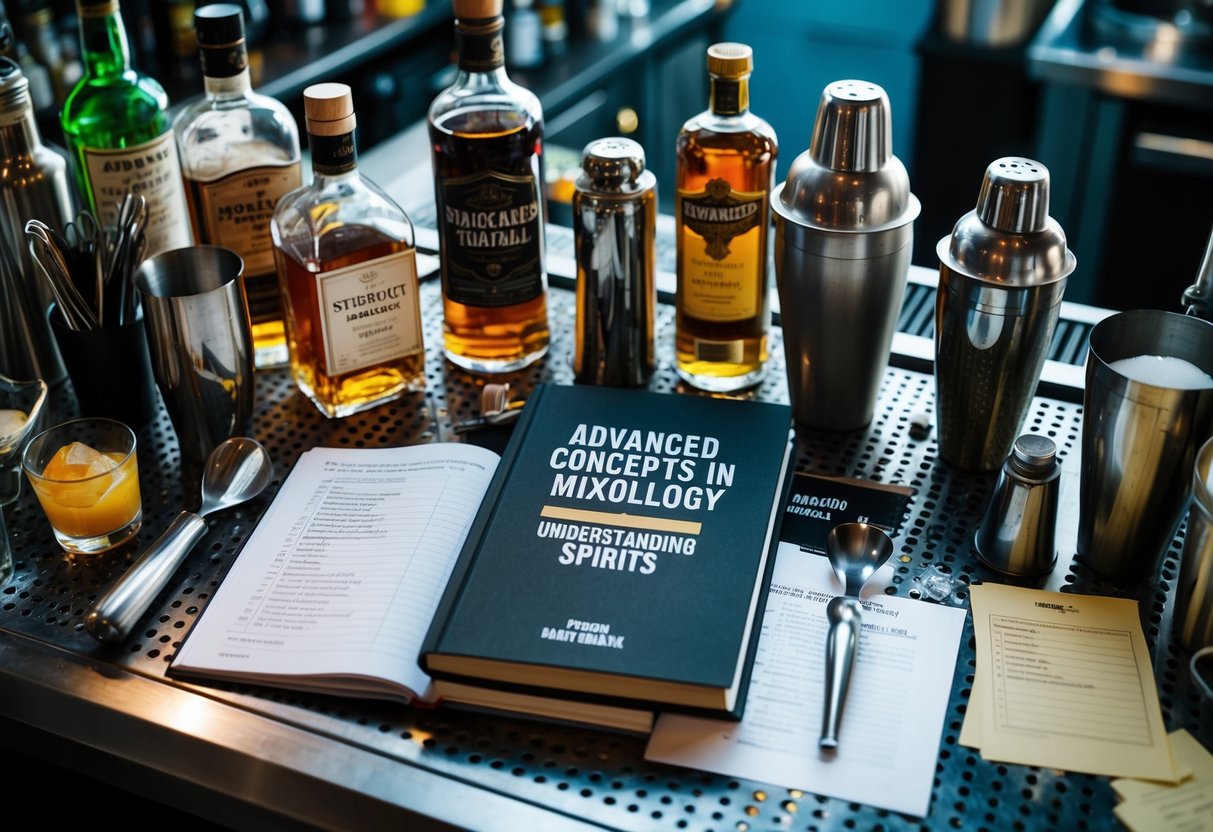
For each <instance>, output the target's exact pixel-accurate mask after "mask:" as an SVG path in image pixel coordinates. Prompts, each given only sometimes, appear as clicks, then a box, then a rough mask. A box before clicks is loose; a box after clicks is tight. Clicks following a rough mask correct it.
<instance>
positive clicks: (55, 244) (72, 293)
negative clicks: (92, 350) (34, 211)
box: [25, 193, 147, 330]
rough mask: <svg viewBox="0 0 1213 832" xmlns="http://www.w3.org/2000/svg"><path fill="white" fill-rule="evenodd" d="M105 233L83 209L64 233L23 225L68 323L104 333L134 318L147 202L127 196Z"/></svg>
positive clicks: (34, 224)
mask: <svg viewBox="0 0 1213 832" xmlns="http://www.w3.org/2000/svg"><path fill="white" fill-rule="evenodd" d="M117 208H118V221H117V225H116V227H115V229H114V231H113V232H112V233H107V232H106V231H105V229H104V228H102V226H101V224H100V223H99V222H98V220H97V218H96V217H94V216H93V215H92V214H90V213H89V212H87V211H81V212H80V213H79V214H77V215H76V217H75V219H73V220H72V221H71V222H69V223H68V224H67V226H66V227H65V228H64V229H63V232H62V233H60V232H59V231H56V230H55V229H54V228H52V227H51V226H49V225H47V224H46V223H45V222H43V221H42V220H36V219H34V220H30V221H29V222H27V223H26V224H25V234H26V237H27V238H28V240H29V250H30V254H31V255H33V258H34V263H35V264H37V266H38V269H39V271H41V272H42V276H43V277H44V278H45V279H46V281H47V284H48V285H49V286H50V290H51V294H52V295H53V296H54V298H55V302H56V304H57V305H58V307H59V311H60V314H61V315H62V316H63V320H64V323H66V324H67V326H68V327H69V328H71V329H75V330H92V329H101V328H103V327H105V326H113V325H121V324H123V323H126V322H128V321H131V320H134V317H135V314H136V312H137V303H138V294H137V293H136V292H135V291H134V289H133V288H132V287H131V285H130V284H131V277H132V275H133V273H134V271H135V269H136V268H137V267H138V265H139V263H140V261H142V260H143V257H144V255H145V254H146V253H147V237H146V235H145V231H146V228H147V201H146V199H145V198H144V197H142V196H134V195H133V194H129V193H128V194H126V196H125V197H124V198H123V200H122V202H121V203H120V204H119V205H118V206H117Z"/></svg>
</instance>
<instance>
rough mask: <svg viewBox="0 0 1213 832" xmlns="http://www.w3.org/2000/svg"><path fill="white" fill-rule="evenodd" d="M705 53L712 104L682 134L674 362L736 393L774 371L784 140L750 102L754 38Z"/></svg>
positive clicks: (690, 375)
mask: <svg viewBox="0 0 1213 832" xmlns="http://www.w3.org/2000/svg"><path fill="white" fill-rule="evenodd" d="M707 63H708V75H709V78H710V81H711V96H710V104H709V107H708V109H707V110H705V111H704V112H702V113H700V114H699V115H697V116H695V117H694V118H692V119H690V120H689V121H687V122H686V124H684V125H683V127H682V130H680V131H679V134H678V140H677V143H676V173H675V186H676V190H675V210H674V216H675V224H676V245H677V290H676V293H675V318H674V341H675V359H676V364H675V369H676V370H677V372H678V375H679V376H680V377H681V378H682V379H683V381H685V382H687V383H688V384H690V385H692V386H694V387H698V388H700V389H703V390H708V391H711V392H719V393H729V392H735V391H738V390H743V389H745V388H748V387H752V386H754V385H755V384H758V383H759V382H761V381H762V379H763V377H764V376H765V375H766V366H767V358H768V354H767V350H768V346H767V337H768V331H769V329H770V319H771V312H770V285H769V276H768V270H767V237H768V228H769V225H770V203H769V197H770V193H771V189H772V187H773V186H774V177H775V158H776V155H777V154H778V149H779V145H778V141H777V139H776V137H775V131H774V129H773V128H772V127H771V125H769V124H768V123H767V122H766V121H764V120H763V119H761V118H759V117H758V116H756V115H754V114H753V113H751V112H750V92H749V78H750V73H751V71H752V70H753V66H754V61H753V52H752V50H751V49H750V47H749V46H747V45H745V44H741V43H717V44H713V45H712V46H710V47H709V48H708V55H707Z"/></svg>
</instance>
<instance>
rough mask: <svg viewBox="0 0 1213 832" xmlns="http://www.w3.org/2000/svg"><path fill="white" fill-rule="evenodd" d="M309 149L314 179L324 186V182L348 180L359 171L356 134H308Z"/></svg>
mask: <svg viewBox="0 0 1213 832" xmlns="http://www.w3.org/2000/svg"><path fill="white" fill-rule="evenodd" d="M307 144H308V148H309V149H310V150H311V152H312V174H313V179H314V180H315V181H316V182H318V183H321V184H323V182H324V180H330V181H331V180H338V179H348V178H349V177H350V175H351V174H355V173H357V170H358V151H357V149H356V148H355V145H354V133H353V131H350V132H349V133H342V134H339V135H336V136H318V135H316V134H315V133H311V132H309V133H308V134H307Z"/></svg>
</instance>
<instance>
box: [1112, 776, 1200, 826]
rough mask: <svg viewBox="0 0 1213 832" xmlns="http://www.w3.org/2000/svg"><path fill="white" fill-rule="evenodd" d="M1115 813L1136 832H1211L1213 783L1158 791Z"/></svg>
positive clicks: (1195, 783) (1116, 809)
mask: <svg viewBox="0 0 1213 832" xmlns="http://www.w3.org/2000/svg"><path fill="white" fill-rule="evenodd" d="M1113 811H1114V812H1115V813H1116V817H1118V818H1120V822H1121V823H1123V824H1124V825H1125V826H1127V827H1128V828H1129V829H1130V830H1132V832H1157V830H1160V829H1165V830H1167V832H1207V830H1209V829H1211V828H1213V782H1207V781H1206V782H1202V781H1200V780H1194V781H1192V782H1191V783H1185V784H1184V785H1182V786H1176V787H1175V788H1162V789H1156V790H1155V791H1153V792H1151V793H1150V794H1148V795H1145V796H1144V797H1142V798H1141V799H1139V800H1133V801H1130V802H1127V803H1121V804H1119V805H1118V806H1116V808H1115V809H1113Z"/></svg>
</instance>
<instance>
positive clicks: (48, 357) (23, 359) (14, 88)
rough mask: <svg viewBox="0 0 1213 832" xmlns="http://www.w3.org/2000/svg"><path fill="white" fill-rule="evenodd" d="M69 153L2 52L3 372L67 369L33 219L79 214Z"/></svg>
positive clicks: (55, 223)
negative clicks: (49, 314) (50, 318)
mask: <svg viewBox="0 0 1213 832" xmlns="http://www.w3.org/2000/svg"><path fill="white" fill-rule="evenodd" d="M67 167H68V165H67V160H66V159H64V158H63V157H62V156H60V155H59V154H58V153H56V152H55V151H53V150H51V149H50V148H49V147H47V146H46V145H44V144H43V143H42V138H41V137H40V136H39V134H38V125H37V121H36V119H35V117H34V105H33V102H32V101H31V99H30V92H29V81H28V80H27V79H26V77H25V75H24V74H23V73H22V72H21V69H20V67H18V66H17V64H16V62H14V61H12V60H10V59H8V58H0V284H2V288H0V374H2V375H7V376H9V377H10V378H20V379H28V378H41V379H42V380H44V381H45V382H46V383H47V384H55V383H57V382H59V381H61V380H62V379H63V378H64V377H65V375H66V373H65V371H64V369H63V362H62V360H61V359H60V357H59V350H58V348H57V347H56V346H55V342H54V340H53V338H52V336H51V331H50V327H49V324H48V323H47V319H46V310H47V307H48V306H49V305H50V301H51V292H50V286H49V284H48V283H47V281H46V280H45V279H43V277H42V274H41V273H40V272H39V271H38V267H37V266H36V265H35V264H34V258H33V255H32V254H31V253H30V250H29V244H28V240H27V238H26V236H25V224H26V223H27V222H29V221H30V220H34V219H36V220H42V221H43V222H45V223H48V224H49V225H51V226H52V227H54V228H63V227H64V226H65V225H66V224H67V222H68V220H70V219H71V218H72V215H73V213H74V210H73V209H74V204H73V201H72V190H71V183H70V182H69V180H68V174H67Z"/></svg>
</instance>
